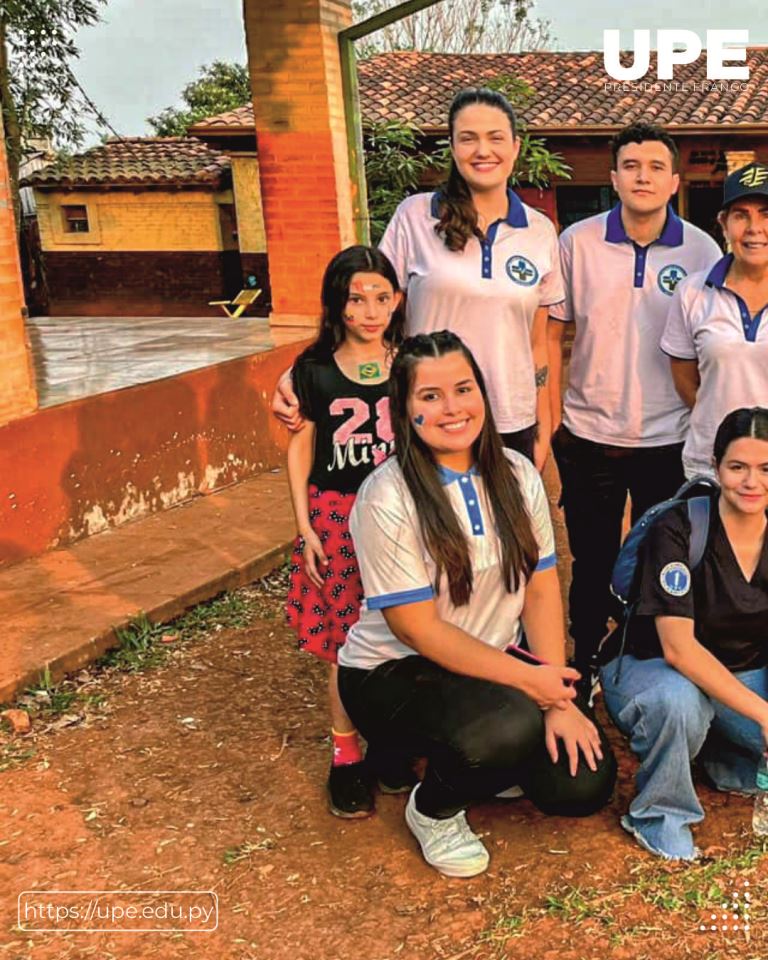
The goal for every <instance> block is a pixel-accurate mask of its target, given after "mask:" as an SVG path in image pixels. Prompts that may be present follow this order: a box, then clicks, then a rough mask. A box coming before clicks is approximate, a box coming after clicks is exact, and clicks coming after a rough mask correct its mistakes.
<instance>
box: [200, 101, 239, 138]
mask: <svg viewBox="0 0 768 960" xmlns="http://www.w3.org/2000/svg"><path fill="white" fill-rule="evenodd" d="M217 129H222V130H224V129H226V130H230V129H232V130H236V131H237V130H247V131H248V132H250V133H253V104H252V103H247V104H246V105H245V106H244V107H236V108H235V109H234V110H228V111H227V112H226V113H218V114H216V116H215V117H206V118H205V120H198V121H197V123H195V124H193V125H192V126H191V127H190V128H189V132H190V133H191V134H193V135H194V134H196V133H197V132H198V131H201V130H205V131H206V132H207V131H209V130H217Z"/></svg>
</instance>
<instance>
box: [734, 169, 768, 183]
mask: <svg viewBox="0 0 768 960" xmlns="http://www.w3.org/2000/svg"><path fill="white" fill-rule="evenodd" d="M766 182H768V167H759V166H754V167H750V168H749V170H745V171H744V174H743V176H741V177H739V183H741V184H743V185H744V186H745V187H762V185H763V184H764V183H766Z"/></svg>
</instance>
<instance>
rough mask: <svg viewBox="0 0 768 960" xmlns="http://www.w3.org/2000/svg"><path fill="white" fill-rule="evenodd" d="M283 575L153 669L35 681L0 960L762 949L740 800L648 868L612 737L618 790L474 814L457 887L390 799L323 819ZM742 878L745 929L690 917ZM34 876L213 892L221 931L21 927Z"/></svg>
mask: <svg viewBox="0 0 768 960" xmlns="http://www.w3.org/2000/svg"><path fill="white" fill-rule="evenodd" d="M282 589H283V584H282V582H281V581H280V578H272V580H271V583H270V584H267V585H262V587H260V588H259V587H254V588H250V589H247V590H245V591H241V592H240V593H239V594H238V595H236V596H234V597H232V596H230V597H229V598H226V599H225V600H224V601H221V602H219V603H218V604H213V605H212V606H211V607H208V608H204V609H202V610H198V611H195V612H193V613H192V614H190V615H188V617H187V618H186V619H185V621H184V622H183V623H182V624H181V625H180V626H179V627H178V628H176V630H175V631H174V633H175V634H176V636H177V637H178V639H176V640H174V641H173V642H172V643H167V644H162V643H157V642H156V644H155V646H154V647H148V648H147V650H146V651H145V652H144V653H142V654H141V655H140V656H139V655H138V654H137V655H134V654H133V653H132V652H131V650H130V649H128V652H127V653H126V654H125V655H124V657H123V662H124V664H125V663H127V664H128V665H137V664H138V662H139V659H141V657H144V659H146V658H149V659H153V658H159V659H161V660H162V659H164V662H161V663H160V664H159V665H157V666H154V667H151V668H149V669H145V670H143V671H140V672H136V673H125V672H120V671H118V670H112V671H107V672H106V673H105V672H102V673H100V674H90V675H89V674H83V675H81V678H80V680H79V681H78V686H77V689H78V691H79V692H77V694H76V695H75V693H74V690H75V688H74V687H73V688H71V690H70V692H69V693H68V692H67V689H68V688H63V689H60V690H53V691H50V690H49V691H41V692H40V694H39V695H38V697H36V698H34V702H36V703H37V704H38V707H37V708H36V709H37V713H38V716H37V718H36V720H35V722H34V731H35V732H33V734H32V735H31V736H30V737H27V738H16V739H15V740H13V739H12V738H11V737H10V736H9V735H7V734H4V735H3V736H4V746H3V753H2V755H0V756H2V757H4V758H5V759H4V761H3V765H4V766H5V767H7V769H6V770H5V772H4V773H3V775H2V781H0V782H1V784H2V790H1V791H0V887H1V888H2V889H3V891H4V893H5V896H4V897H3V899H2V906H1V909H2V917H1V918H0V958H2V960H6V958H7V960H22V958H25V960H26V958H41V960H42V958H46V960H47V958H55V960H68V958H85V957H93V958H98V960H110V958H120V960H128V958H131V960H134V958H145V957H153V958H162V960H176V958H186V957H190V958H191V957H194V958H198V957H205V958H210V960H218V958H233V960H235V958H236V960H396V958H403V960H405V958H408V960H411V958H413V960H433V958H436V960H449V958H450V960H459V958H474V960H501V958H504V957H506V958H509V960H517V958H531V957H533V958H536V960H549V958H555V957H557V958H561V960H592V958H601V960H614V958H615V960H622V958H633V960H640V958H643V957H647V958H651V957H652V958H653V960H667V958H670V960H672V958H675V960H677V958H680V957H686V956H690V957H696V958H703V957H708V958H715V957H724V958H725V957H734V958H736V957H738V958H740V960H747V958H754V960H757V958H765V957H767V956H768V916H766V911H765V909H764V908H763V907H761V906H760V904H759V901H760V899H762V900H763V902H764V903H765V904H768V871H767V870H766V867H765V864H764V863H761V861H760V856H759V851H758V850H757V849H756V848H755V847H754V842H753V838H752V836H751V833H750V831H749V829H748V828H749V823H748V820H749V815H750V803H749V801H748V800H745V799H741V798H738V797H730V796H725V795H720V794H716V793H714V792H712V791H710V790H707V789H706V788H704V787H702V790H701V796H702V800H703V803H704V806H705V809H706V811H707V814H708V815H707V819H706V821H705V823H704V825H703V826H702V828H701V829H700V831H699V833H698V842H699V844H700V846H702V847H703V848H707V849H708V852H709V853H710V854H711V855H713V856H715V857H716V858H718V859H712V860H710V861H708V862H707V863H705V864H704V865H702V866H697V867H694V868H689V869H684V868H683V869H681V868H678V867H668V866H665V865H664V864H660V863H659V862H658V861H656V860H654V859H653V858H650V857H648V856H647V855H645V854H643V853H642V852H641V851H640V850H639V849H638V848H637V847H636V846H635V845H634V844H633V843H632V842H631V841H630V840H629V839H628V838H627V837H626V836H625V835H624V834H623V832H622V831H621V829H620V827H619V826H618V814H619V812H620V811H621V810H622V809H623V808H624V807H625V805H626V803H627V801H628V799H629V797H630V795H631V792H632V776H633V772H634V761H633V760H632V759H631V757H630V756H629V755H628V753H627V752H626V750H625V749H624V747H623V744H622V743H621V742H620V740H619V739H618V738H616V737H614V744H615V746H616V748H617V751H618V752H619V755H620V758H621V772H620V783H619V787H618V791H617V796H616V798H615V799H614V801H613V803H612V804H611V806H610V807H609V808H608V809H606V810H605V811H603V812H602V813H601V814H599V815H597V816H595V817H592V818H590V819H588V820H583V821H567V820H564V819H558V818H552V819H547V818H546V817H543V816H542V815H541V814H539V813H538V812H537V811H536V810H535V809H534V808H533V807H532V806H531V805H530V804H529V803H528V802H527V801H525V800H515V801H506V802H504V801H497V802H494V803H488V804H486V805H483V806H481V807H478V808H476V809H475V810H473V812H472V814H471V821H472V824H473V826H474V827H475V829H477V830H479V831H480V832H481V833H482V834H483V835H484V836H485V838H486V842H487V843H488V845H489V849H490V851H491V856H492V863H491V868H490V870H489V872H488V873H486V874H485V875H484V876H481V877H478V878H475V879H473V880H470V881H449V880H446V879H443V878H441V877H439V876H438V875H437V874H435V873H434V872H433V871H432V870H431V869H429V868H428V867H427V866H426V865H425V864H424V863H423V862H422V860H421V858H420V856H419V855H418V853H417V850H416V847H415V842H414V841H413V840H412V838H411V837H410V835H409V834H408V832H407V830H406V827H405V825H404V823H403V806H404V803H405V800H404V798H403V797H380V798H379V802H378V812H377V815H376V816H375V817H373V818H371V819H370V820H364V821H357V822H352V823H349V822H345V821H341V820H337V819H335V818H333V817H331V816H330V815H329V814H328V813H327V812H326V809H325V802H324V796H323V789H322V786H323V782H324V778H325V773H326V765H327V760H328V754H329V747H328V744H327V741H326V732H327V729H326V728H327V723H326V720H325V712H324V708H323V687H324V680H323V672H322V667H321V665H320V664H315V663H314V662H313V661H311V659H310V658H308V657H306V656H303V655H300V654H299V653H297V652H296V651H295V650H294V649H293V645H292V643H291V640H290V637H289V635H288V633H287V631H286V630H285V629H284V628H283V627H282V612H281V602H280V595H281V593H282ZM269 594H271V596H270V595H269ZM243 624H250V625H246V626H243ZM140 632H141V631H138V633H140ZM159 632H160V631H154V633H155V634H157V633H159ZM157 639H158V638H157V637H155V640H156V641H157ZM134 646H136V647H141V643H139V642H138V640H135V639H134ZM154 651H159V653H157V654H156V653H155V652H154ZM163 655H164V656H163ZM68 699H69V702H67V700H68ZM30 702H33V701H32V700H30ZM51 706H58V707H59V710H58V713H57V712H54V711H52V710H51V709H49V707H51ZM46 726H48V727H50V728H51V729H48V730H47V732H43V731H45V728H46ZM26 752H32V753H33V755H32V756H30V757H27V758H26V759H24V758H23V756H20V755H22V754H24V753H26ZM14 757H16V759H14ZM745 881H748V882H749V884H750V887H749V890H750V891H751V897H752V904H753V910H752V922H751V931H750V939H749V940H746V939H745V936H744V934H743V932H742V931H739V932H738V933H734V932H733V931H732V930H731V931H729V932H728V933H722V932H720V931H718V932H712V931H709V930H708V931H705V932H702V931H700V929H699V927H700V926H701V924H702V923H703V922H704V921H705V920H706V921H707V925H709V924H710V914H711V912H712V910H711V909H710V908H711V907H714V906H717V907H718V910H719V909H720V906H721V901H722V900H723V899H724V898H726V897H728V896H729V894H730V893H731V892H732V891H734V890H736V891H740V892H741V894H742V896H743V893H744V892H745V891H746V890H747V888H746V887H744V886H743V884H744V882H745ZM31 888H32V889H35V888H36V889H40V890H46V889H47V890H51V889H66V890H102V889H105V890H106V889H116V888H123V889H139V890H147V889H167V890H211V889H212V890H215V891H216V893H217V894H218V898H219V926H218V929H217V930H216V931H215V932H213V933H207V934H206V933H197V934H189V933H185V934H171V933H143V934H131V933H64V932H56V933H24V932H20V931H19V930H18V928H17V927H16V898H17V896H18V894H19V893H20V892H21V891H23V890H29V889H31ZM742 902H743V901H742Z"/></svg>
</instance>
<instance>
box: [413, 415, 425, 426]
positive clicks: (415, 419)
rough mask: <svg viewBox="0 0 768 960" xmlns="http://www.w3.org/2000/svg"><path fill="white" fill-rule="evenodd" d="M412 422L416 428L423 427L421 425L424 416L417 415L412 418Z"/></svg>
mask: <svg viewBox="0 0 768 960" xmlns="http://www.w3.org/2000/svg"><path fill="white" fill-rule="evenodd" d="M413 422H414V423H415V424H416V426H417V427H421V426H423V425H424V414H423V413H419V414H417V415H416V416H415V417H414V418H413Z"/></svg>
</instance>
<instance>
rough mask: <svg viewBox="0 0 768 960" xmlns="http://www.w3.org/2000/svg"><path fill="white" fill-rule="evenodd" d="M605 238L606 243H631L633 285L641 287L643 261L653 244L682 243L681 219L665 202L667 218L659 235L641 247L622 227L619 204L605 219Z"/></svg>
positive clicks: (674, 245) (675, 244) (643, 276)
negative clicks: (632, 252) (632, 251)
mask: <svg viewBox="0 0 768 960" xmlns="http://www.w3.org/2000/svg"><path fill="white" fill-rule="evenodd" d="M605 240H606V243H631V244H632V246H633V248H634V251H635V268H634V271H633V278H634V282H633V286H635V287H638V288H640V287H642V286H643V285H644V283H645V261H646V260H647V258H648V251H649V250H650V248H651V247H652V246H653V245H654V244H657V243H658V244H661V245H662V246H664V247H679V246H681V245H682V243H683V221H682V220H681V219H680V217H678V215H677V214H676V213H675V211H674V210H673V209H672V206H671V204H667V220H666V223H665V224H664V229H663V230H662V231H661V236H660V237H658V239H656V240H654V241H653V243H649V244H648V246H646V247H641V246H640V244H639V243H636V242H635V241H634V240H633V239H632V238H631V237H630V236H628V235H627V231H626V230H625V229H624V224H623V223H622V221H621V204H620V203H617V204H616V206H615V207H614V208H613V209H612V210H611V211H610V213H609V214H608V217H607V218H606V221H605Z"/></svg>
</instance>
